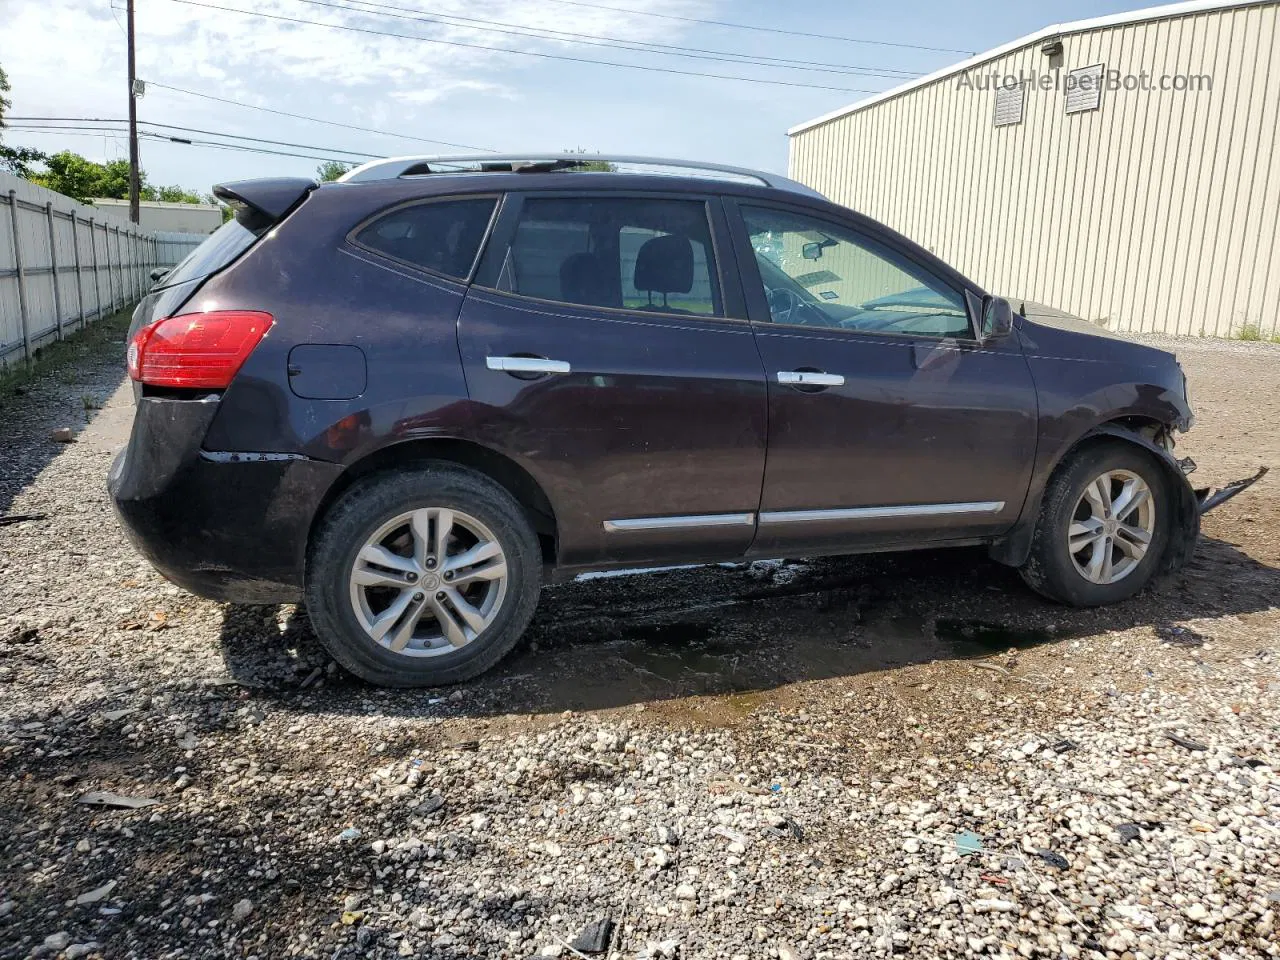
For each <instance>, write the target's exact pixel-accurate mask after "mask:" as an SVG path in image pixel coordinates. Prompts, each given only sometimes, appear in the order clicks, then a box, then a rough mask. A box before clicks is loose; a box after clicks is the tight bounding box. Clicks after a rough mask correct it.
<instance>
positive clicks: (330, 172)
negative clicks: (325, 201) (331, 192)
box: [316, 160, 354, 183]
mask: <svg viewBox="0 0 1280 960" xmlns="http://www.w3.org/2000/svg"><path fill="white" fill-rule="evenodd" d="M353 167H354V164H349V163H339V162H338V161H337V160H326V161H325V162H324V163H322V164H320V166H318V167H316V179H317V180H319V181H320V182H321V183H328V182H329V181H330V180H337V179H338V178H339V177H340V176H342V175H343V174H344V173H346V172H347V171H348V170H351V169H352V168H353Z"/></svg>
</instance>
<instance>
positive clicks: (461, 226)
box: [355, 197, 497, 280]
mask: <svg viewBox="0 0 1280 960" xmlns="http://www.w3.org/2000/svg"><path fill="white" fill-rule="evenodd" d="M496 203H497V200H495V199H494V198H493V197H474V198H468V199H466V200H436V201H432V202H429V203H418V204H414V205H413V206H410V207H400V208H398V209H396V210H392V211H391V212H390V213H388V214H386V215H384V216H381V217H379V218H378V219H377V220H375V221H373V223H371V224H369V225H368V226H366V227H364V228H362V229H361V230H360V232H359V233H357V234H356V236H355V242H356V243H358V244H360V245H361V246H362V247H368V248H369V249H370V250H374V251H376V252H377V253H381V254H384V255H386V256H388V257H392V258H394V259H396V260H401V261H403V262H405V263H409V264H412V265H413V266H415V267H422V268H423V269H424V270H431V271H433V272H434V273H443V274H444V275H446V276H449V277H456V278H458V279H459V280H465V279H467V278H468V277H470V276H471V268H472V267H473V266H474V265H475V262H476V255H477V254H479V252H480V244H481V243H483V242H484V234H485V230H486V229H487V228H488V226H489V220H490V219H491V218H492V216H493V208H494V205H495V204H496Z"/></svg>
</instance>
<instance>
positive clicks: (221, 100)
mask: <svg viewBox="0 0 1280 960" xmlns="http://www.w3.org/2000/svg"><path fill="white" fill-rule="evenodd" d="M147 86H149V87H158V88H159V89H161V90H172V91H173V92H174V93H183V94H186V95H187V96H189V97H200V98H201V99H202V100H213V101H216V102H217V103H226V104H230V105H231V106H233V107H244V108H245V109H246V110H261V111H262V112H263V113H274V114H275V115H276V116H279V117H292V118H293V119H294V120H308V121H310V122H312V123H323V124H327V125H328V126H331V127H341V128H342V129H344V130H359V131H360V132H361V133H377V134H381V135H382V136H384V137H399V138H400V139H402V140H413V141H415V142H417V143H434V144H436V145H437V146H441V147H456V148H457V149H459V150H479V151H481V152H482V153H495V152H496V151H494V150H492V149H490V148H489V147H476V146H472V145H471V144H466V143H450V142H449V141H448V140H431V139H429V138H427V137H415V136H411V135H410V134H407V133H392V132H391V131H390V130H376V129H374V128H373V127H357V126H355V125H354V124H350V123H339V122H338V121H337V120H325V119H323V118H321V117H308V116H306V115H305V114H301V113H289V112H288V111H285V110H276V109H274V108H272V107H260V106H258V105H257V104H254V103H242V102H241V101H239V100H230V99H228V98H226V97H215V96H214V95H213V94H211V93H199V92H198V91H196V90H186V89H184V88H182V87H172V86H170V85H169V84H167V83H160V82H159V81H157V80H148V81H147Z"/></svg>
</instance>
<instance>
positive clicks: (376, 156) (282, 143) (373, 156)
mask: <svg viewBox="0 0 1280 960" xmlns="http://www.w3.org/2000/svg"><path fill="white" fill-rule="evenodd" d="M7 119H12V120H21V121H26V122H32V121H46V122H57V123H126V122H127V121H125V120H114V119H111V120H108V119H102V118H98V117H10V118H7ZM138 122H139V123H144V124H146V125H147V126H149V127H161V128H163V129H166V130H182V131H185V132H186V133H201V134H204V135H205V136H209V137H226V138H228V139H231V140H250V141H252V142H254V143H267V144H271V145H272V146H276V147H296V148H298V149H299V150H327V151H328V152H330V153H349V154H351V155H352V156H354V157H363V158H365V159H366V160H380V159H382V157H384V156H385V154H381V153H369V152H368V151H367V150H343V149H341V148H339V147H318V146H316V145H315V144H313V143H290V142H289V141H287V140H266V139H264V138H262V137H250V136H246V135H244V134H241V133H224V132H222V131H221V130H201V129H199V128H197V127H180V126H177V125H175V124H172V123H157V122H155V121H154V120H139V121H138ZM47 129H57V128H55V127H49V128H47ZM88 129H92V128H88Z"/></svg>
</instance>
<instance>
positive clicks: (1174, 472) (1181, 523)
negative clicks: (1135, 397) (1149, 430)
mask: <svg viewBox="0 0 1280 960" xmlns="http://www.w3.org/2000/svg"><path fill="white" fill-rule="evenodd" d="M1095 437H1115V438H1116V439H1118V440H1124V441H1125V442H1126V443H1133V444H1137V445H1138V446H1140V447H1142V448H1143V449H1144V450H1148V451H1150V452H1151V453H1152V454H1154V455H1155V457H1156V462H1157V463H1159V464H1160V466H1161V467H1162V468H1163V469H1164V472H1165V476H1166V477H1167V478H1168V480H1169V486H1170V489H1172V490H1173V491H1174V503H1173V513H1174V516H1173V525H1172V529H1170V531H1169V545H1168V547H1167V548H1166V549H1165V552H1164V557H1163V558H1162V559H1161V561H1160V572H1161V573H1172V572H1173V571H1175V570H1180V569H1182V567H1183V566H1185V565H1186V562H1187V561H1188V560H1190V559H1191V555H1192V554H1193V553H1195V550H1196V543H1197V541H1198V540H1199V539H1200V514H1201V512H1202V511H1201V508H1200V500H1199V498H1198V497H1197V495H1196V491H1195V490H1193V489H1191V484H1190V483H1189V482H1188V481H1187V475H1186V473H1185V472H1184V471H1183V467H1182V464H1181V463H1179V462H1178V460H1177V459H1176V458H1175V457H1174V456H1173V454H1172V453H1170V452H1169V450H1168V448H1166V447H1164V446H1162V445H1161V444H1159V443H1157V442H1156V441H1155V440H1152V439H1150V438H1149V437H1146V436H1144V435H1143V434H1140V433H1135V432H1134V431H1132V430H1126V429H1125V428H1124V427H1121V426H1117V425H1115V424H1104V425H1103V426H1100V427H1095V428H1094V429H1092V430H1090V431H1089V432H1088V433H1087V434H1085V436H1084V437H1083V438H1082V441H1081V442H1084V441H1087V440H1090V439H1093V438H1095Z"/></svg>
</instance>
